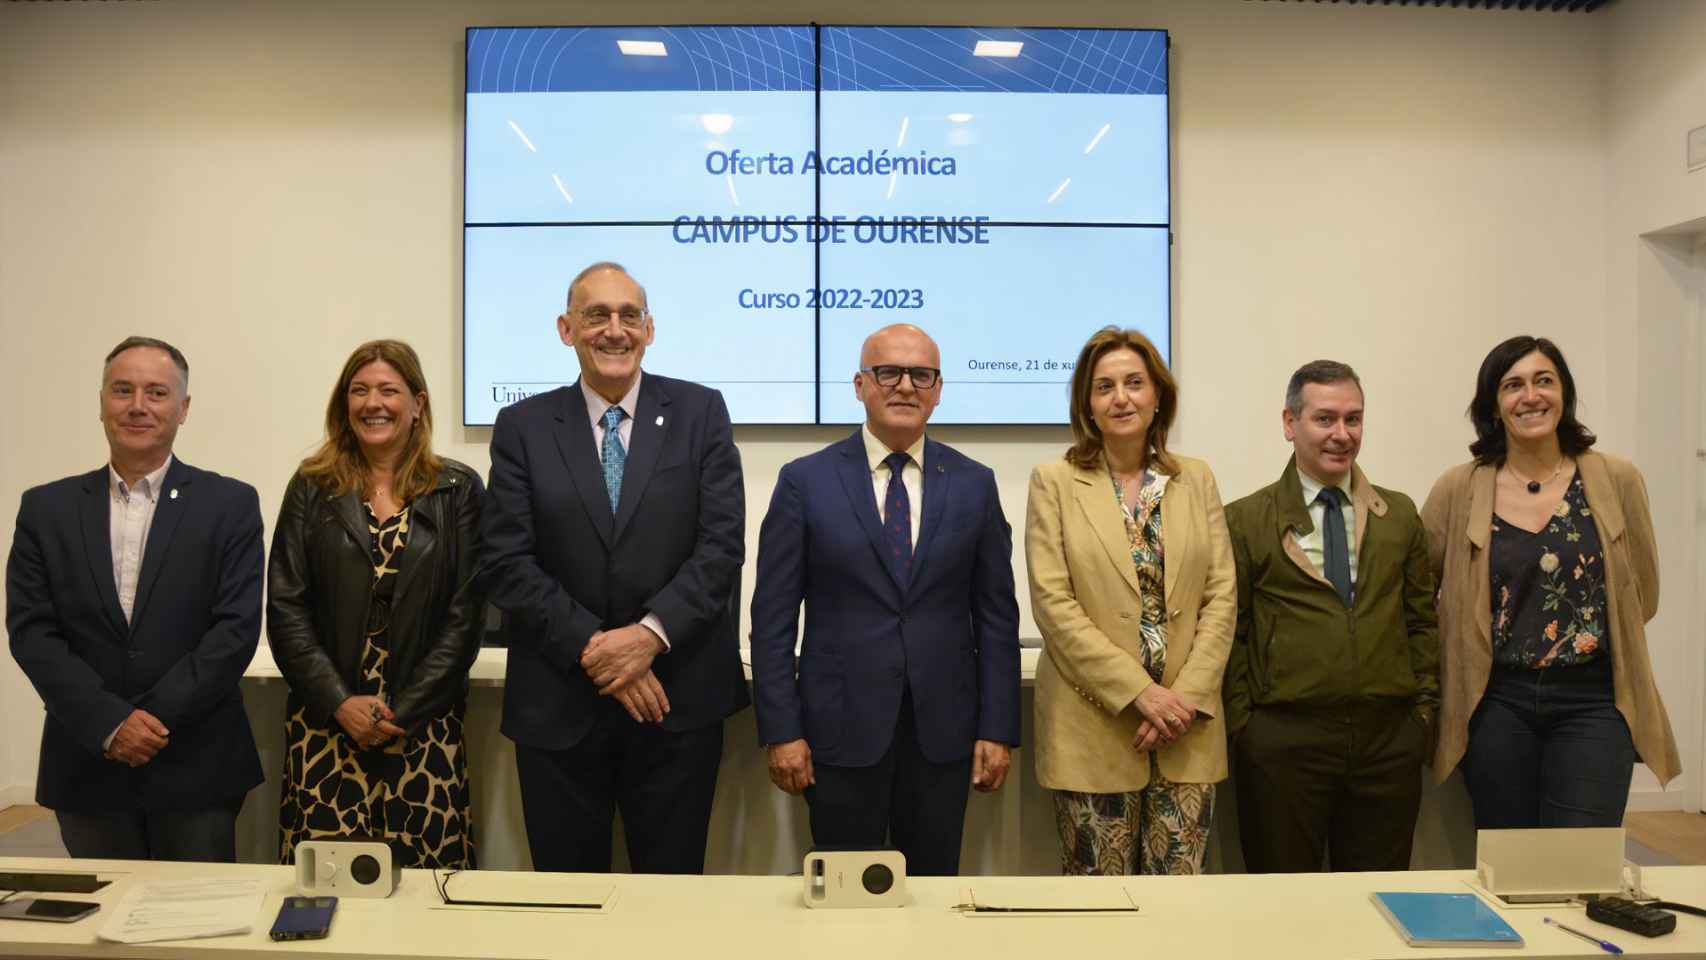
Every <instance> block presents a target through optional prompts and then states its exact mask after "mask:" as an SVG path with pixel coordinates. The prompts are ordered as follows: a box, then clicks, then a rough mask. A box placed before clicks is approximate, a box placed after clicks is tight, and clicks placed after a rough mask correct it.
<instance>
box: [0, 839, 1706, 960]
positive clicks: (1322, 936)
mask: <svg viewBox="0 0 1706 960" xmlns="http://www.w3.org/2000/svg"><path fill="white" fill-rule="evenodd" d="M77 869H80V870H85V871H93V872H96V873H98V874H100V875H101V876H102V877H104V878H110V879H112V880H113V881H114V883H113V884H112V885H111V886H109V887H107V888H106V889H103V890H101V891H99V892H97V893H94V894H87V895H79V894H55V895H49V896H56V897H58V898H61V899H84V900H98V901H100V902H101V903H102V904H103V905H107V906H109V907H110V906H111V905H112V904H114V903H116V902H117V901H118V898H119V897H121V896H123V894H124V892H125V890H126V889H127V888H128V886H129V885H130V884H132V883H134V882H136V880H137V879H138V878H139V877H149V878H157V879H173V878H176V879H187V878H191V877H203V876H208V877H220V878H229V879H236V878H254V879H259V880H261V881H262V882H263V883H264V884H265V885H266V886H267V888H268V891H269V892H268V894H267V898H266V901H265V903H264V905H263V907H262V915H261V916H259V917H256V918H255V926H254V929H253V930H251V931H250V932H249V933H248V934H247V935H246V936H233V937H224V938H217V939H208V940H193V941H179V942H175V943H165V944H141V945H136V946H126V945H120V944H112V943H102V942H97V941H96V939H95V931H96V930H97V928H98V927H99V926H100V924H101V923H102V921H103V920H104V919H105V917H106V915H107V913H106V911H103V912H102V913H100V914H96V915H95V916H94V917H91V918H88V919H85V920H82V921H80V922H78V923H74V924H52V923H30V922H23V921H0V955H6V956H36V957H70V956H76V957H148V958H159V957H190V958H235V957H250V956H254V955H257V954H261V953H272V952H275V951H278V952H286V953H293V954H297V955H300V956H313V957H320V958H326V957H348V958H356V957H361V958H377V957H397V958H432V957H494V958H510V957H565V956H572V957H575V958H597V957H620V958H624V960H636V958H648V960H649V958H652V957H660V956H669V957H679V958H684V960H699V958H725V957H726V958H741V960H751V958H760V957H790V958H792V957H798V958H816V957H824V958H842V957H846V958H859V960H869V958H873V957H878V958H897V957H929V958H944V960H982V958H989V957H1027V958H1035V960H1058V958H1103V957H1106V958H1114V957H1154V958H1168V960H1172V958H1180V960H1213V958H1221V957H1227V958H1231V957H1237V958H1241V960H1242V958H1246V957H1265V958H1288V957H1297V958H1305V957H1308V958H1317V957H1359V958H1397V957H1426V958H1461V957H1500V958H1503V957H1578V958H1584V957H1585V958H1591V960H1600V958H1602V957H1604V956H1605V955H1604V954H1601V953H1599V952H1598V951H1597V950H1596V949H1595V948H1593V947H1592V946H1591V945H1590V944H1587V943H1584V942H1582V941H1580V940H1577V939H1575V938H1574V937H1571V936H1569V935H1568V934H1566V933H1563V932H1561V931H1558V930H1555V929H1552V928H1550V927H1547V926H1545V925H1544V924H1543V923H1542V919H1541V918H1542V917H1544V916H1548V915H1550V916H1554V917H1558V918H1559V919H1563V920H1564V922H1566V923H1570V924H1571V925H1572V926H1577V927H1579V928H1581V929H1583V930H1589V931H1594V932H1597V934H1598V935H1599V936H1601V937H1603V938H1605V939H1608V940H1611V941H1613V942H1615V943H1617V944H1618V945H1620V946H1621V947H1623V949H1624V950H1625V951H1626V952H1628V953H1629V954H1631V955H1636V956H1667V957H1702V956H1706V919H1702V918H1697V917H1690V916H1686V915H1681V916H1679V917H1678V922H1677V929H1676V932H1675V933H1672V934H1669V935H1666V936H1663V937H1659V938H1655V939H1650V940H1649V939H1645V938H1642V937H1638V936H1635V935H1634V934H1630V933H1626V932H1624V931H1621V930H1616V929H1613V928H1610V927H1604V926H1601V925H1599V924H1595V923H1593V922H1592V921H1590V920H1588V919H1587V918H1586V916H1585V915H1584V913H1583V911H1582V908H1580V907H1574V908H1557V907H1550V908H1530V909H1506V910H1503V911H1502V913H1503V914H1504V916H1505V918H1506V919H1507V920H1508V921H1509V922H1510V923H1511V925H1512V926H1514V927H1515V928H1516V929H1517V931H1518V932H1519V933H1521V934H1522V936H1523V938H1524V939H1525V940H1526V941H1527V946H1526V947H1525V948H1523V949H1521V950H1508V949H1505V950H1499V949H1483V950H1479V951H1475V950H1469V951H1458V950H1452V949H1412V948H1409V947H1406V946H1404V944H1403V942H1402V941H1401V940H1400V939H1399V938H1398V935H1397V934H1396V933H1395V932H1394V931H1393V930H1392V928H1391V926H1390V925H1389V924H1388V923H1387V921H1386V920H1385V919H1384V918H1383V917H1382V916H1381V915H1380V914H1379V912H1378V911H1376V909H1375V908H1374V907H1373V906H1372V905H1371V904H1370V902H1369V894H1370V893H1371V892H1373V891H1377V890H1417V891H1446V892H1463V891H1466V890H1467V889H1468V888H1467V886H1466V884H1465V881H1466V880H1467V879H1468V878H1469V877H1470V874H1469V873H1468V872H1426V873H1424V872H1411V873H1372V874H1321V875H1311V876H1291V877H1284V876H1270V877H1257V876H1244V875H1228V876H1208V877H1133V878H1123V879H1121V878H1109V879H1092V880H1083V879H1065V878H1059V877H1044V878H1035V877H1024V878H1020V877H1013V878H1007V877H1001V878H989V877H971V878H952V879H938V878H931V879H923V878H912V879H911V880H909V881H908V883H909V893H910V895H911V897H912V901H913V902H912V904H911V905H910V906H908V907H906V908H903V909H896V910H811V909H807V908H806V907H805V906H804V905H803V904H802V901H801V895H800V890H801V881H800V879H799V878H798V877H660V876H628V875H617V876H614V877H611V878H608V879H609V882H611V883H613V884H614V885H615V886H616V889H617V893H616V899H615V902H614V905H613V907H612V908H611V909H610V910H609V911H608V912H606V913H602V914H584V913H582V914H572V915H571V914H566V913H563V912H560V911H559V912H554V913H553V912H516V911H506V910H489V909H470V908H444V907H442V906H439V905H438V896H437V893H436V890H435V889H434V887H433V883H432V877H431V874H429V873H428V872H426V871H418V870H409V871H405V872H404V874H403V881H402V885H401V887H400V888H399V889H398V891H397V893H396V894H394V895H393V896H392V897H390V898H389V899H385V900H358V899H348V898H346V899H343V900H341V901H340V902H339V904H338V910H337V917H336V919H335V920H334V921H333V924H332V932H331V936H330V937H328V938H326V939H324V940H310V941H295V942H289V943H273V942H271V941H270V940H268V939H267V931H268V929H269V928H270V927H271V925H272V920H273V917H274V915H275V914H276V913H277V911H278V905H279V900H280V898H281V897H283V896H286V895H290V894H293V893H295V892H296V891H295V890H294V888H293V874H292V871H291V870H290V869H289V868H286V867H278V866H264V865H252V864H238V865H208V864H155V863H137V862H127V861H98V860H85V861H74V860H26V859H16V858H0V870H26V871H27V870H61V871H63V870H77ZM1645 877H1646V885H1647V887H1648V889H1649V891H1651V892H1653V893H1654V894H1656V895H1659V896H1663V897H1665V898H1667V899H1671V900H1677V901H1680V902H1684V903H1694V904H1706V867H1658V868H1649V869H1648V870H1647V871H1646V873H1645ZM1091 885H1103V886H1124V887H1125V888H1126V890H1127V891H1129V893H1130V895H1131V897H1132V898H1133V899H1134V900H1135V901H1136V903H1137V904H1138V905H1139V908H1140V912H1139V913H1138V914H1136V915H1101V916H1086V915H1082V914H1078V915H1068V916H1056V917H1048V916H1035V915H1031V916H979V917H968V916H965V915H962V914H960V913H957V912H955V911H954V910H952V909H951V908H952V907H953V905H954V904H956V903H959V902H961V899H962V897H964V896H965V892H966V890H967V889H968V888H969V889H971V890H974V891H976V894H977V896H978V899H980V900H982V901H984V902H989V901H991V900H994V899H998V898H1001V897H1004V896H1005V897H1012V898H1020V897H1024V896H1027V895H1031V894H1034V895H1037V896H1047V897H1051V898H1057V897H1060V896H1062V895H1063V891H1067V892H1070V891H1073V890H1083V889H1085V888H1086V887H1088V886H1091Z"/></svg>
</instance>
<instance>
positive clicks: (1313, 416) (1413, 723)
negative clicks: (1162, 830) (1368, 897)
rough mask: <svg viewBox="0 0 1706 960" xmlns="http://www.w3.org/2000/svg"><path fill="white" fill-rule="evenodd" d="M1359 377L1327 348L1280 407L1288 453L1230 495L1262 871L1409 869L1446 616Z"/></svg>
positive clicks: (1249, 863) (1246, 760) (1232, 727)
mask: <svg viewBox="0 0 1706 960" xmlns="http://www.w3.org/2000/svg"><path fill="white" fill-rule="evenodd" d="M1362 412H1363V394H1362V383H1361V381H1360V380H1358V379H1357V376H1356V373H1355V371H1353V370H1352V369H1351V368H1350V367H1348V366H1346V365H1345V364H1342V363H1335V362H1333V361H1330V360H1317V361H1314V362H1313V363H1309V364H1305V365H1304V366H1303V367H1302V368H1300V369H1299V370H1298V371H1297V372H1296V373H1295V374H1293V375H1292V378H1291V382H1290V384H1289V385H1288V387H1287V389H1286V408H1285V410H1284V412H1283V414H1282V418H1281V419H1282V422H1283V424H1284V427H1285V437H1286V439H1287V440H1289V441H1291V443H1292V447H1293V449H1294V450H1295V456H1293V457H1292V460H1291V462H1290V463H1288V464H1286V468H1285V472H1284V473H1282V474H1281V475H1280V478H1279V480H1278V482H1276V483H1274V484H1272V485H1270V486H1267V487H1264V488H1262V489H1261V490H1258V491H1256V492H1255V493H1252V494H1250V495H1249V496H1247V497H1245V498H1243V499H1242V500H1239V501H1237V502H1235V503H1232V504H1230V505H1228V506H1227V508H1226V525H1227V528H1228V530H1229V531H1230V533H1231V535H1232V553H1233V559H1234V561H1235V562H1236V563H1237V567H1238V626H1237V629H1236V631H1235V633H1234V636H1233V648H1232V655H1231V657H1230V658H1229V659H1228V660H1227V663H1226V683H1225V687H1224V692H1223V696H1224V698H1225V710H1226V729H1227V731H1228V735H1229V736H1230V737H1231V740H1232V770H1233V776H1234V777H1235V778H1236V783H1237V793H1238V826H1239V832H1240V833H1241V834H1242V837H1243V848H1244V862H1245V865H1246V867H1247V868H1248V869H1249V870H1250V871H1251V872H1253V873H1301V872H1308V871H1314V870H1319V869H1321V867H1322V865H1323V864H1324V863H1327V864H1329V865H1330V866H1329V868H1330V869H1332V870H1335V871H1340V870H1405V869H1408V868H1409V866H1410V844H1411V836H1412V834H1413V833H1414V831H1415V825H1416V812H1417V809H1418V808H1419V807H1420V805H1421V789H1422V775H1421V768H1422V764H1423V762H1424V761H1425V760H1426V757H1427V752H1428V726H1429V724H1430V723H1431V720H1432V715H1433V708H1434V705H1435V704H1436V703H1438V701H1439V639H1438V637H1439V631H1438V622H1437V619H1436V617H1435V613H1434V601H1433V596H1434V583H1433V574H1432V572H1431V568H1430V566H1429V562H1428V548H1427V539H1426V534H1425V532H1424V530H1423V527H1422V523H1421V519H1420V517H1419V516H1418V514H1417V512H1416V505H1415V503H1414V502H1412V501H1411V500H1410V498H1409V497H1406V496H1405V495H1403V494H1402V493H1398V492H1396V491H1393V490H1387V489H1384V488H1381V487H1376V486H1375V485H1373V484H1371V483H1369V482H1368V478H1367V477H1365V476H1364V475H1363V473H1362V471H1361V470H1359V469H1357V466H1356V456H1357V452H1358V451H1359V450H1360V449H1361V447H1362Z"/></svg>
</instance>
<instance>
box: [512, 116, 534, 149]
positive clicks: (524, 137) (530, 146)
mask: <svg viewBox="0 0 1706 960" xmlns="http://www.w3.org/2000/svg"><path fill="white" fill-rule="evenodd" d="M509 128H510V129H511V130H514V131H515V135H516V136H518V137H520V138H521V142H522V143H525V144H527V149H529V150H531V151H533V152H534V153H538V152H539V148H538V147H535V146H534V145H533V141H532V140H529V139H527V134H525V133H522V132H521V128H520V127H519V126H516V123H515V121H514V120H511V121H510V122H509Z"/></svg>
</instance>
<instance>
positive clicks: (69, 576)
mask: <svg viewBox="0 0 1706 960" xmlns="http://www.w3.org/2000/svg"><path fill="white" fill-rule="evenodd" d="M107 484H108V473H107V468H106V467H101V468H100V469H98V470H95V471H93V472H90V473H86V474H83V475H81V476H76V477H68V478H66V479H64V480H59V481H55V482H53V483H49V484H46V485H44V486H40V487H35V488H32V489H30V490H27V491H25V492H24V497H23V502H22V503H21V504H20V505H19V507H18V527H17V533H16V534H15V535H14V537H13V540H12V553H11V556H10V557H9V558H8V560H7V562H6V630H7V632H8V633H9V634H10V635H11V643H12V656H14V657H16V658H17V660H18V665H19V666H21V667H23V669H24V673H25V675H26V676H28V677H29V678H30V682H31V683H33V684H35V688H36V692H37V693H39V694H41V698H42V701H43V702H44V704H45V705H46V707H47V721H46V723H45V724H44V725H43V727H42V734H41V766H40V768H39V770H38V772H37V774H36V802H38V803H40V804H41V805H42V806H45V807H52V808H53V809H56V810H72V811H89V812H94V811H105V810H161V809H171V808H191V809H195V808H201V807H205V806H207V805H209V804H211V803H214V802H219V801H227V800H236V799H238V798H241V797H242V796H243V794H245V793H247V792H248V791H249V789H250V788H251V787H253V786H255V784H258V783H260V782H261V779H262V777H261V763H260V758H259V757H258V756H257V755H256V753H255V738H254V736H253V734H252V733H251V732H250V730H249V718H248V714H247V713H245V712H244V710H243V694H242V692H241V691H240V690H239V689H238V682H239V681H240V680H241V679H242V676H243V671H244V670H245V669H246V668H247V667H248V666H249V661H251V660H253V659H254V656H255V644H256V642H257V641H258V640H259V639H260V634H261V510H260V500H259V499H258V498H257V497H256V496H255V488H254V487H251V486H249V485H248V484H246V483H241V482H239V481H236V480H232V479H230V478H228V477H222V476H220V475H219V474H217V473H209V472H208V471H206V470H197V469H196V468H195V467H192V466H190V465H188V464H186V463H184V462H183V461H181V460H174V461H173V462H172V466H171V467H170V469H168V470H167V471H166V476H165V479H164V481H163V482H162V484H161V494H160V499H159V503H158V505H157V506H156V508H155V512H154V521H153V524H152V525H151V526H150V527H149V530H148V543H147V544H146V545H145V546H144V548H143V554H142V569H141V571H140V572H139V575H138V577H137V582H136V602H135V604H134V606H133V607H132V609H131V622H130V623H129V624H128V625H127V624H126V623H125V621H124V611H123V610H122V609H121V608H120V607H119V603H118V587H117V585H116V584H115V583H114V582H113V560H112V536H111V533H110V532H109V531H110V521H109V505H110V502H111V497H110V495H109V493H108V485H107ZM137 707H141V708H142V709H144V710H147V711H148V712H149V713H152V714H154V715H155V716H156V717H159V718H160V722H161V723H164V724H165V725H166V729H167V730H169V731H171V736H170V737H169V740H170V743H168V744H167V746H166V748H165V749H163V750H161V751H160V752H159V754H157V755H156V756H155V757H154V759H153V760H151V761H149V762H148V763H146V764H144V765H142V766H140V767H137V768H135V769H132V768H130V767H128V766H126V765H125V764H123V763H120V762H118V761H116V760H108V759H106V758H105V757H103V756H102V755H101V744H102V742H103V741H105V740H106V738H107V736H108V735H109V734H111V733H112V732H113V731H114V730H115V729H116V728H117V727H118V725H119V724H120V723H123V722H124V719H125V718H126V717H128V716H130V713H131V711H132V710H133V709H135V708H137Z"/></svg>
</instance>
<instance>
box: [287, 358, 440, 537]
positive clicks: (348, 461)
mask: <svg viewBox="0 0 1706 960" xmlns="http://www.w3.org/2000/svg"><path fill="white" fill-rule="evenodd" d="M375 360H383V361H384V362H386V363H388V364H390V365H391V368H392V369H393V370H396V371H397V374H398V376H401V377H402V378H403V383H404V384H405V385H406V386H407V387H408V388H409V393H410V394H411V395H414V394H419V395H420V396H422V397H423V398H424V400H423V402H422V403H421V410H420V416H419V417H417V418H416V420H415V422H414V424H413V425H411V427H410V429H409V439H408V442H407V444H405V446H404V447H403V453H402V456H400V457H399V458H398V460H397V466H396V468H395V472H394V473H393V474H392V487H391V489H392V492H393V493H394V494H396V497H397V500H398V501H399V502H402V503H408V502H409V501H410V500H413V499H414V498H416V497H418V496H420V495H421V494H423V493H426V492H427V491H428V490H431V489H432V487H433V484H435V483H437V482H438V474H439V471H441V470H443V469H444V461H443V460H440V459H439V458H438V455H437V454H435V453H433V452H432V395H431V394H429V393H428V392H427V385H426V376H425V375H424V374H422V373H421V358H420V357H419V356H416V354H415V348H414V347H411V346H409V345H408V344H406V343H404V342H403V341H401V340H369V341H368V342H366V343H364V344H362V345H361V346H359V347H356V348H355V352H354V353H352V354H350V355H349V359H348V360H346V361H344V370H343V372H342V373H340V374H338V382H337V383H336V384H334V385H333V386H332V399H331V400H329V401H327V403H326V440H325V442H324V443H322V444H320V449H318V450H316V451H314V453H313V455H311V456H309V457H308V458H307V459H305V460H303V461H302V466H301V468H300V469H301V471H302V475H303V476H305V477H307V478H308V479H310V480H317V481H319V482H320V483H321V484H322V485H324V486H325V487H326V488H327V490H328V491H329V492H330V493H331V494H332V495H333V496H339V497H341V496H343V495H344V494H346V493H349V492H350V491H352V490H353V491H358V492H366V487H367V458H366V457H364V456H363V455H362V452H361V442H360V441H359V440H357V439H356V436H355V429H354V428H353V427H351V426H350V423H349V385H350V381H351V380H354V379H355V375H356V371H358V370H360V369H361V368H362V367H365V366H367V365H368V364H370V363H372V362H373V361H375Z"/></svg>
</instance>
